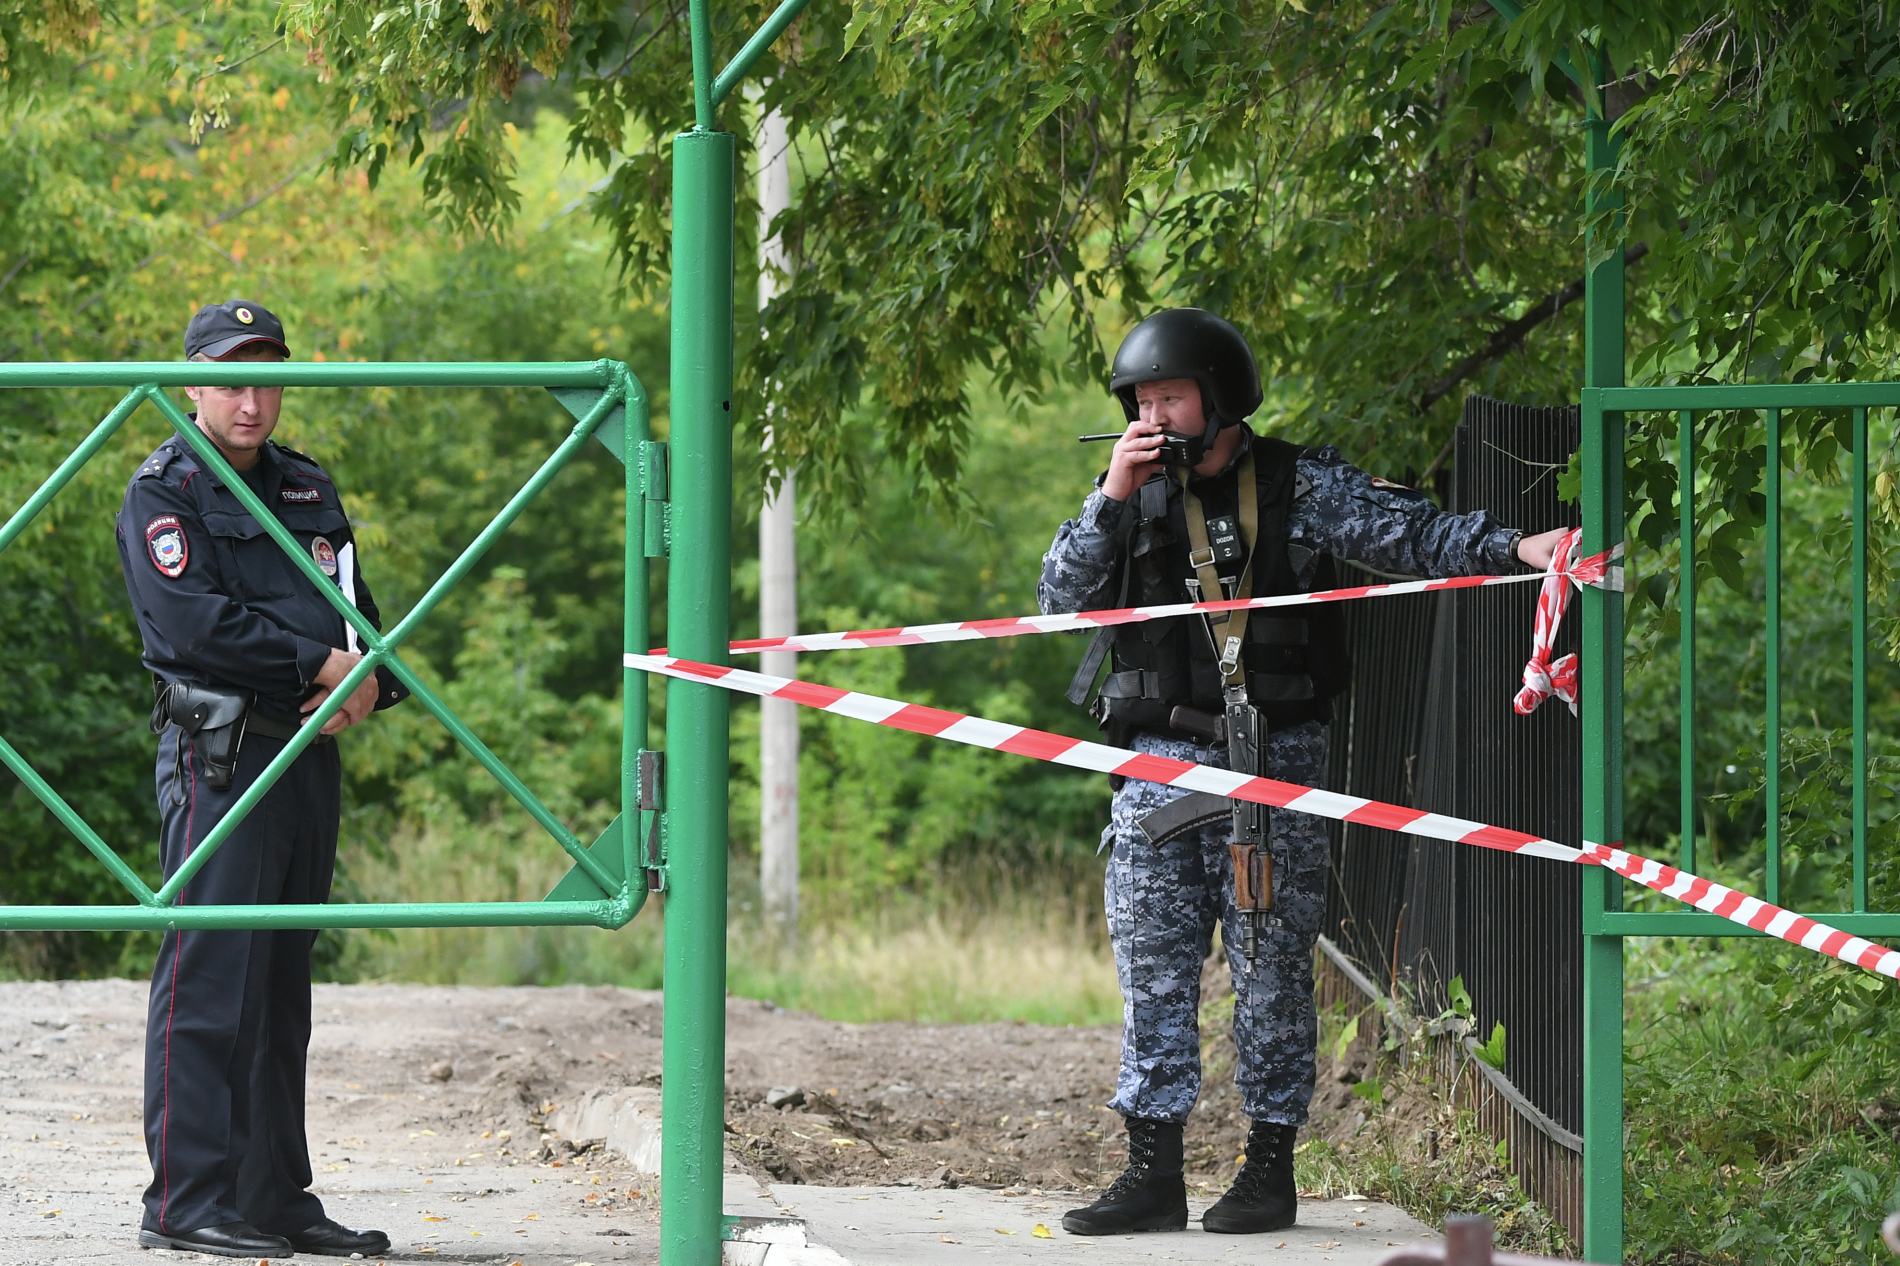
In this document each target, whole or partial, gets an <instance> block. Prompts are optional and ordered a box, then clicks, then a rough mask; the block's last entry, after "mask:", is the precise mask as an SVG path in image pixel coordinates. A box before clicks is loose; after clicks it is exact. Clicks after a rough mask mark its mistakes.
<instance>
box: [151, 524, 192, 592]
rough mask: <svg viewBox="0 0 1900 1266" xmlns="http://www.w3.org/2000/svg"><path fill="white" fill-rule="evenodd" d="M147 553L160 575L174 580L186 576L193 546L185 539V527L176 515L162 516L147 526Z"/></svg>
mask: <svg viewBox="0 0 1900 1266" xmlns="http://www.w3.org/2000/svg"><path fill="white" fill-rule="evenodd" d="M145 552H146V553H148V554H150V555H151V556H152V566H154V567H156V568H158V570H159V574H160V575H163V576H169V577H171V578H172V579H173V580H176V579H178V578H179V577H180V576H182V575H184V574H185V564H186V563H189V562H190V561H191V545H190V543H189V542H188V541H186V539H185V525H184V524H182V523H180V522H179V521H178V516H177V515H175V514H161V515H159V516H158V517H157V518H155V519H153V520H152V521H151V522H150V523H147V524H146V525H145Z"/></svg>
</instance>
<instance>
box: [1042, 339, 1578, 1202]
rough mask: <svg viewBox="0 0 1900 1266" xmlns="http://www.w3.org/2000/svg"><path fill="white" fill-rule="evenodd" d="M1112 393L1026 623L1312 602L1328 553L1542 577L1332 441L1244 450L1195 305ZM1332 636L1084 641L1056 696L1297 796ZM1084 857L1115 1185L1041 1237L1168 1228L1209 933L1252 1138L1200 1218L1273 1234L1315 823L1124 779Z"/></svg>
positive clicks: (1307, 975) (1289, 1145) (1294, 1091)
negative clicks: (1095, 909)
mask: <svg viewBox="0 0 1900 1266" xmlns="http://www.w3.org/2000/svg"><path fill="white" fill-rule="evenodd" d="M1109 387H1110V390H1111V391H1112V392H1113V393H1114V394H1115V396H1116V397H1118V398H1119V399H1120V401H1121V403H1122V407H1123V409H1124V411H1125V412H1126V414H1127V417H1128V429H1127V431H1126V432H1125V433H1124V434H1123V435H1122V437H1121V439H1120V440H1119V441H1118V442H1117V443H1116V445H1115V450H1114V454H1113V457H1112V458H1111V460H1110V462H1109V467H1108V470H1107V472H1106V473H1105V474H1104V475H1103V476H1102V477H1101V478H1099V479H1098V480H1097V486H1096V490H1095V491H1094V492H1093V493H1091V494H1090V495H1089V497H1088V499H1087V500H1086V501H1084V502H1083V505H1082V513H1081V515H1080V517H1078V518H1076V519H1072V520H1070V521H1068V522H1066V523H1064V524H1063V525H1062V526H1061V528H1060V529H1059V530H1058V531H1057V532H1056V538H1055V543H1054V544H1053V545H1052V546H1051V547H1050V549H1049V552H1048V554H1047V555H1045V556H1044V558H1043V565H1042V578H1041V582H1040V584H1039V585H1038V590H1037V596H1038V600H1039V602H1040V604H1041V606H1042V609H1043V610H1044V611H1045V612H1051V613H1053V612H1067V611H1086V610H1098V609H1102V608H1112V607H1126V606H1135V605H1149V604H1160V603H1177V602H1182V601H1190V600H1196V601H1197V600H1203V599H1205V600H1215V599H1222V598H1234V597H1259V596H1266V595H1271V594H1279V593H1294V592H1302V591H1308V590H1316V589H1327V588H1332V587H1334V586H1335V585H1336V583H1337V582H1336V580H1335V578H1334V573H1333V568H1332V560H1333V559H1335V558H1343V559H1351V560H1354V561H1356V562H1361V563H1364V564H1367V565H1368V566H1370V567H1373V568H1376V569H1378V570H1380V571H1386V572H1402V573H1405V574H1407V575H1413V576H1460V575H1473V574H1489V573H1499V572H1506V571H1510V570H1511V569H1512V568H1513V567H1514V566H1516V565H1517V564H1519V563H1524V564H1528V565H1530V566H1533V567H1538V568H1543V567H1546V566H1547V565H1548V564H1549V561H1550V555H1551V552H1552V550H1553V549H1554V547H1555V544H1556V540H1557V538H1558V537H1559V536H1560V535H1561V533H1560V532H1550V533H1545V534H1543V535H1541V536H1535V537H1529V538H1526V537H1525V536H1524V534H1523V533H1521V532H1516V531H1513V530H1512V529H1511V528H1508V527H1505V526H1503V525H1501V524H1499V523H1498V522H1497V521H1496V520H1494V519H1493V518H1492V517H1491V516H1490V515H1489V514H1486V513H1483V512H1479V513H1476V514H1466V515H1454V514H1446V513H1443V512H1442V511H1440V510H1439V509H1438V508H1437V507H1435V506H1434V505H1432V503H1431V502H1429V501H1428V500H1426V499H1425V498H1424V497H1423V496H1421V495H1419V494H1418V493H1416V492H1413V491H1411V490H1410V489H1407V488H1402V487H1399V486H1398V485H1395V484H1391V483H1388V482H1386V481H1385V480H1382V479H1375V478H1372V477H1371V476H1369V475H1367V474H1366V473H1365V472H1363V471H1361V470H1358V469H1356V468H1355V467H1353V466H1352V465H1351V464H1350V463H1348V462H1346V461H1345V460H1344V459H1343V458H1342V457H1340V455H1339V452H1338V450H1336V449H1333V448H1330V447H1328V448H1317V449H1313V448H1300V447H1297V446H1295V445H1292V444H1288V443H1285V442H1283V441H1281V440H1276V439H1269V438H1265V437H1262V436H1258V435H1255V434H1254V433H1253V431H1252V430H1251V429H1250V428H1249V427H1248V426H1247V425H1246V418H1247V417H1248V415H1250V414H1251V413H1253V411H1254V410H1255V409H1257V408H1258V407H1259V406H1260V402H1261V398H1262V397H1261V388H1260V376H1259V371H1258V369H1257V368H1256V367H1255V363H1254V357H1253V352H1252V350H1251V349H1250V348H1249V347H1248V346H1247V342H1246V339H1245V338H1244V337H1242V335H1241V333H1240V331H1239V330H1237V329H1235V328H1234V326H1233V325H1231V324H1229V323H1228V322H1227V321H1225V320H1223V319H1222V318H1220V317H1218V316H1216V315H1214V314H1213V313H1211V312H1204V311H1201V310H1199V309H1196V308H1177V309H1173V310H1169V311H1164V312H1160V313H1157V314H1156V315H1154V316H1151V317H1149V318H1148V319H1147V320H1145V321H1143V322H1142V323H1141V324H1139V325H1137V326H1136V327H1135V329H1134V330H1133V331H1132V332H1131V333H1130V334H1129V335H1128V338H1127V339H1126V340H1125V341H1124V342H1123V343H1122V345H1121V348H1120V350H1119V351H1118V352H1117V353H1116V355H1115V363H1114V367H1113V371H1112V377H1111V379H1110V383H1109ZM1343 634H1344V630H1343V627H1342V625H1341V623H1340V617H1339V611H1338V608H1337V607H1335V606H1334V605H1332V604H1318V605H1314V606H1309V607H1295V608H1282V609H1279V610H1272V609H1269V610H1265V611H1253V612H1247V613H1244V614H1243V613H1238V612H1237V613H1233V614H1232V615H1231V616H1227V617H1223V618H1219V619H1215V618H1204V617H1200V616H1194V617H1188V618H1181V619H1174V620H1163V621H1149V622H1146V623H1138V624H1124V625H1119V626H1116V627H1114V628H1112V629H1109V628H1105V629H1103V630H1101V631H1100V633H1098V635H1097V637H1096V640H1095V642H1094V643H1093V644H1092V645H1091V647H1090V650H1089V653H1088V654H1087V655H1085V656H1084V659H1083V663H1082V666H1081V668H1080V670H1078V672H1077V674H1076V681H1075V683H1074V684H1073V685H1072V686H1071V689H1070V697H1071V699H1073V700H1074V701H1075V702H1077V703H1082V702H1083V701H1084V700H1085V699H1087V698H1088V697H1089V695H1090V693H1091V687H1094V691H1093V695H1094V697H1093V701H1092V705H1091V711H1092V713H1093V715H1094V716H1095V717H1096V719H1097V720H1098V721H1099V722H1100V723H1102V725H1103V727H1104V728H1105V729H1106V730H1107V731H1108V733H1109V738H1110V741H1111V742H1113V743H1115V744H1117V745H1119V746H1127V747H1132V748H1134V749H1135V750H1136V751H1139V752H1145V753H1152V754H1155V755H1159V756H1166V757H1172V758H1174V759H1176V760H1184V761H1194V762H1198V763H1201V764H1208V765H1215V766H1221V767H1226V768H1234V769H1240V770H1244V771H1245V772H1251V773H1260V774H1265V775H1267V776H1269V777H1272V778H1277V779H1281V780H1284V781H1286V782H1293V783H1299V784H1301V785H1304V786H1309V787H1314V786H1319V785H1320V783H1321V780H1322V778H1323V777H1324V774H1325V770H1326V743H1327V723H1328V720H1329V719H1330V716H1331V701H1332V698H1333V696H1334V695H1337V694H1338V693H1339V692H1340V691H1342V690H1344V689H1345V687H1346V685H1347V682H1348V680H1349V676H1350V673H1351V665H1350V664H1349V663H1348V661H1347V657H1346V650H1345V639H1344V635H1343ZM1105 659H1106V660H1108V661H1109V662H1108V663H1107V668H1108V672H1107V674H1106V675H1103V676H1101V680H1100V682H1099V685H1097V684H1096V678H1097V676H1098V674H1100V673H1101V669H1102V667H1103V661H1104V660H1105ZM1102 843H1103V847H1104V848H1112V852H1111V855H1110V858H1109V862H1108V867H1107V873H1106V876H1105V879H1104V882H1103V889H1104V897H1105V905H1106V907H1107V913H1108V930H1109V938H1110V941H1111V943H1112V945H1113V947H1114V951H1115V966H1116V971H1117V974H1118V975H1119V977H1120V984H1121V991H1122V1000H1123V1001H1122V1015H1123V1027H1122V1052H1121V1066H1120V1071H1119V1074H1118V1076H1117V1081H1116V1091H1115V1097H1114V1098H1113V1100H1112V1101H1111V1102H1110V1104H1109V1106H1110V1107H1112V1108H1113V1109H1115V1110H1116V1111H1117V1112H1119V1113H1121V1115H1122V1116H1123V1118H1124V1119H1125V1120H1126V1123H1127V1127H1128V1167H1127V1169H1126V1171H1125V1172H1123V1173H1122V1174H1121V1175H1120V1176H1119V1177H1118V1178H1116V1180H1115V1181H1114V1183H1112V1184H1111V1185H1110V1186H1109V1188H1108V1190H1107V1191H1106V1192H1105V1193H1104V1194H1103V1195H1102V1197H1101V1199H1099V1200H1097V1201H1095V1202H1094V1203H1093V1204H1091V1205H1088V1206H1087V1207H1085V1208H1081V1209H1076V1210H1074V1211H1072V1212H1070V1213H1068V1214H1067V1215H1065V1216H1064V1217H1063V1220H1062V1223H1063V1226H1064V1227H1065V1228H1066V1229H1067V1230H1069V1231H1071V1232H1073V1233H1075V1234H1081V1235H1112V1234H1121V1233H1125V1232H1129V1231H1141V1230H1182V1229H1185V1228H1186V1226H1187V1220H1188V1210H1187V1190H1186V1185H1185V1182H1184V1181H1183V1178H1182V1126H1183V1124H1184V1123H1185V1122H1186V1120H1187V1117H1188V1113H1189V1111H1190V1110H1191V1109H1192V1108H1193V1107H1194V1102H1195V1099H1196V1098H1197V1097H1198V1095H1199V1093H1200V1080H1201V1063H1200V1035H1199V1028H1198V1024H1197V1010H1198V1007H1199V1003H1200V978H1201V963H1202V960H1203V959H1205V958H1206V956H1207V954H1208V952H1209V950H1210V948H1211V945H1212V937H1213V932H1214V928H1215V926H1216V924H1217V923H1218V925H1219V926H1220V929H1221V941H1222V944H1223V946H1224V947H1225V948H1226V951H1227V959H1228V964H1229V966H1230V967H1231V969H1232V974H1233V981H1234V995H1235V996H1234V1022H1233V1028H1234V1042H1235V1045H1236V1047H1237V1048H1238V1055H1239V1059H1238V1067H1237V1070H1236V1072H1235V1075H1234V1080H1235V1084H1236V1086H1237V1087H1238V1088H1239V1090H1240V1094H1241V1102H1242V1107H1243V1110H1244V1111H1245V1112H1246V1113H1247V1116H1248V1117H1249V1119H1250V1120H1251V1122H1252V1124H1251V1128H1250V1129H1249V1131H1248V1134H1247V1148H1246V1160H1245V1163H1244V1164H1243V1166H1242V1167H1241V1170H1240V1173H1239V1174H1238V1175H1237V1176H1236V1178H1235V1180H1234V1184H1233V1187H1232V1188H1231V1189H1230V1190H1229V1191H1228V1192H1227V1193H1226V1194H1225V1195H1224V1196H1222V1197H1221V1199H1220V1200H1219V1202H1217V1203H1216V1204H1215V1205H1214V1206H1213V1207H1212V1208H1211V1209H1209V1210H1208V1211H1207V1213H1206V1214H1205V1215H1204V1216H1203V1218H1202V1226H1203V1227H1204V1228H1205V1229H1206V1230H1209V1231H1220V1232H1229V1233H1248V1232H1262V1231H1274V1230H1279V1229H1282V1228H1284V1227H1288V1226H1291V1225H1292V1224H1293V1220H1294V1214H1295V1206H1296V1203H1297V1201H1296V1194H1295V1186H1294V1181H1293V1142H1294V1136H1295V1135H1296V1134H1297V1132H1298V1128H1299V1126H1300V1125H1301V1124H1302V1123H1303V1122H1304V1121H1305V1120H1306V1115H1307V1104H1308V1101H1309V1100H1310V1099H1311V1097H1312V1092H1313V1070H1314V1052H1315V1045H1316V1042H1317V1037H1318V1026H1317V1021H1316V1017H1315V1014H1314V1009H1313V961H1312V951H1313V942H1314V939H1315V937H1317V936H1318V934H1319V923H1320V915H1321V912H1322V910H1323V908H1324V905H1325V874H1326V864H1327V826H1326V822H1325V820H1324V819H1321V818H1316V817H1312V816H1310V815H1306V814H1299V813H1291V812H1284V811H1274V812H1271V813H1269V812H1268V811H1267V810H1265V809H1264V808H1262V807H1259V806H1253V805H1247V804H1244V803H1242V802H1239V801H1226V800H1222V799H1219V798H1217V797H1212V796H1194V795H1189V794H1188V793H1185V792H1183V791H1181V790H1180V789H1178V788H1173V787H1167V786H1163V785H1161V784H1159V783H1153V782H1143V781H1139V780H1135V779H1129V780H1123V781H1120V782H1119V785H1118V786H1117V787H1116V789H1115V794H1114V800H1113V808H1112V811H1111V821H1110V824H1109V826H1108V828H1107V829H1106V830H1105V831H1104V832H1103V833H1102ZM1236 863H1238V866H1237V865H1236ZM1237 876H1238V882H1237Z"/></svg>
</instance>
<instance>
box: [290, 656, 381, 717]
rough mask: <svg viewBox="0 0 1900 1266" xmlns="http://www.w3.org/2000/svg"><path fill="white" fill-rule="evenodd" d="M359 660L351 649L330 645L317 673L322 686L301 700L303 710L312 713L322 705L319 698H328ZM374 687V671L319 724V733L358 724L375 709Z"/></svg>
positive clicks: (360, 660) (319, 683)
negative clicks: (326, 656)
mask: <svg viewBox="0 0 1900 1266" xmlns="http://www.w3.org/2000/svg"><path fill="white" fill-rule="evenodd" d="M362 660H363V657H362V656H361V655H358V654H357V653H355V652H354V651H343V650H338V649H336V648H335V647H331V648H330V658H328V659H326V660H324V661H323V667H322V668H321V669H320V670H318V672H317V685H319V686H321V687H322V689H320V690H318V691H317V693H315V694H314V695H311V696H310V697H309V698H308V699H305V700H304V701H303V711H305V712H314V711H316V710H317V709H318V708H320V707H322V706H323V701H324V700H325V699H328V698H329V697H330V692H331V691H332V690H335V689H336V688H337V687H338V686H340V685H342V684H343V679H344V678H345V677H347V676H349V675H350V671H351V670H352V669H354V668H355V667H356V666H357V664H359V663H361V662H362ZM376 689H377V687H376V674H375V673H371V674H370V675H369V676H367V677H365V678H364V679H363V684H362V685H360V686H358V687H357V688H356V689H355V690H354V691H352V692H351V693H350V697H349V698H348V699H345V700H344V701H343V706H342V707H340V708H338V709H337V710H336V711H335V712H334V713H333V714H331V717H330V719H329V720H328V721H325V722H324V723H323V732H324V733H325V734H335V733H336V732H337V731H339V730H346V729H348V728H349V727H350V726H352V725H357V724H359V723H361V722H362V721H363V719H364V718H365V717H367V716H369V714H370V713H372V712H374V711H375V710H376Z"/></svg>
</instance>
